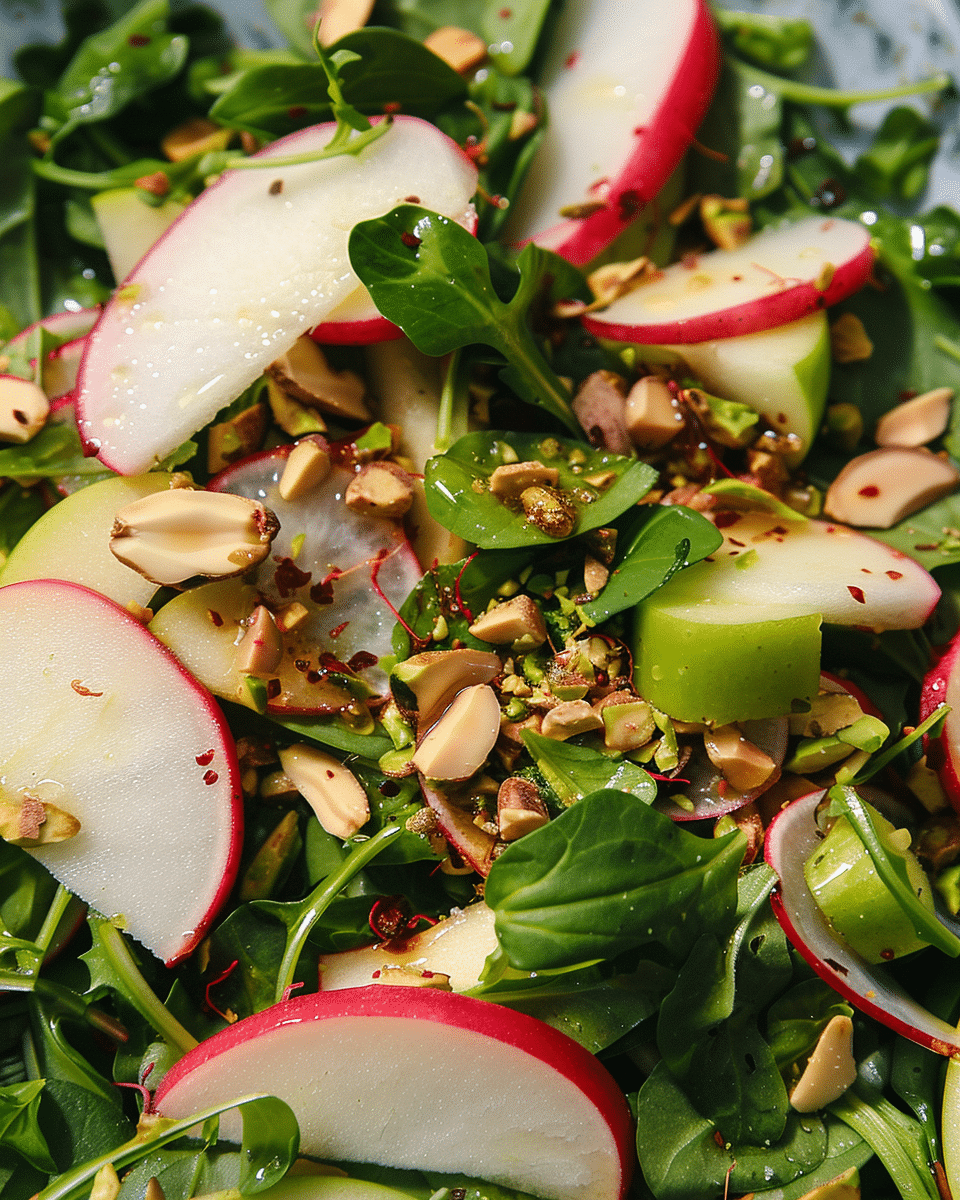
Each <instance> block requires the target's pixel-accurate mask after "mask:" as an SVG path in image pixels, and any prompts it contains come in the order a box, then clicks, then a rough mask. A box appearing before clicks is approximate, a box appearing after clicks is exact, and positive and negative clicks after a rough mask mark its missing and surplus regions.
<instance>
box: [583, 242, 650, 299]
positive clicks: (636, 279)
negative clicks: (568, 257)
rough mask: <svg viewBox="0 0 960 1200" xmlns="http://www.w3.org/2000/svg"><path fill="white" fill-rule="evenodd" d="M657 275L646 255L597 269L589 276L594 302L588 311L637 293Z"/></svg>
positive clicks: (588, 280)
mask: <svg viewBox="0 0 960 1200" xmlns="http://www.w3.org/2000/svg"><path fill="white" fill-rule="evenodd" d="M655 273H656V268H655V267H654V265H653V264H652V263H651V262H650V259H649V258H647V257H646V255H643V256H641V257H640V258H634V259H632V260H631V261H630V262H614V263H607V264H606V265H605V266H602V267H597V269H596V270H595V271H591V272H590V274H589V275H588V276H587V283H588V285H589V287H590V291H591V292H593V295H594V297H595V298H594V301H593V303H592V304H588V305H587V309H594V308H604V307H606V305H608V304H612V303H613V302H614V300H619V299H620V297H621V296H625V295H626V294H627V293H628V292H632V291H635V290H636V289H637V288H638V287H640V285H641V284H643V283H645V282H646V281H647V280H648V279H650V278H651V276H652V275H653V274H655Z"/></svg>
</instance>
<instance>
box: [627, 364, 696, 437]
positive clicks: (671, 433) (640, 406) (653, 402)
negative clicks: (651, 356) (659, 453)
mask: <svg viewBox="0 0 960 1200" xmlns="http://www.w3.org/2000/svg"><path fill="white" fill-rule="evenodd" d="M624 414H625V420H626V428H627V433H628V434H629V437H630V440H631V442H633V444H634V445H635V446H637V447H638V448H639V449H641V450H658V449H659V448H660V447H661V446H665V445H666V444H667V442H669V441H670V440H671V438H674V437H676V435H677V434H678V433H679V432H680V430H681V429H682V428H683V413H682V412H681V411H680V407H679V405H678V404H677V402H676V400H675V398H674V396H673V393H672V392H671V391H670V388H669V387H668V386H667V385H666V383H664V381H663V380H662V379H660V378H658V377H657V376H656V375H644V376H643V378H642V379H638V380H637V382H636V383H635V384H634V385H633V387H632V388H631V389H630V391H629V392H628V393H627V399H626V404H625V406H624Z"/></svg>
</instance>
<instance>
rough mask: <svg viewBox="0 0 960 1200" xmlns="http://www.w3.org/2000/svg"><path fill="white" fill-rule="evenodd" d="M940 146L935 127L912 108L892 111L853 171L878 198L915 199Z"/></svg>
mask: <svg viewBox="0 0 960 1200" xmlns="http://www.w3.org/2000/svg"><path fill="white" fill-rule="evenodd" d="M939 145H940V138H939V135H938V134H937V129H936V126H934V125H932V124H931V123H930V122H929V121H928V120H927V119H926V118H925V117H923V116H921V115H920V113H918V112H917V111H916V109H913V108H906V107H904V106H898V107H897V108H892V109H891V110H890V111H889V112H888V113H887V115H886V116H885V117H884V119H883V124H882V125H881V126H880V128H879V129H878V130H877V132H876V134H875V135H874V138H873V142H872V143H871V145H870V148H869V150H867V151H865V153H863V154H861V155H860V157H859V158H858V159H857V162H856V165H855V167H854V170H855V171H856V173H857V175H858V176H859V177H860V179H861V180H862V182H863V184H864V186H865V187H868V188H871V189H872V190H873V191H874V192H875V193H876V194H877V195H878V196H894V197H895V198H896V199H898V200H915V199H916V198H917V196H918V195H919V194H920V192H922V191H923V189H924V188H925V187H926V184H927V177H928V175H929V173H930V163H931V162H932V161H933V158H934V156H935V154H936V153H937V149H938V147H939Z"/></svg>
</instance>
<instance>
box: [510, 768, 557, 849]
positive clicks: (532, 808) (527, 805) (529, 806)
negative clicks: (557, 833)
mask: <svg viewBox="0 0 960 1200" xmlns="http://www.w3.org/2000/svg"><path fill="white" fill-rule="evenodd" d="M549 820H550V814H549V813H548V812H547V806H546V805H545V804H544V802H543V801H542V800H541V799H540V793H539V791H538V790H537V785H536V784H535V783H533V782H531V780H529V779H520V778H517V777H516V776H513V777H511V778H510V779H505V780H504V781H503V783H501V784H500V789H499V791H498V792H497V825H498V828H499V833H500V837H501V838H502V839H503V840H504V841H505V842H515V841H516V840H517V838H520V837H523V835H524V834H525V833H531V832H532V831H533V830H534V829H540V828H541V826H543V825H546V824H547V822H548V821H549Z"/></svg>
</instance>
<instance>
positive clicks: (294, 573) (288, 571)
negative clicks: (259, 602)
mask: <svg viewBox="0 0 960 1200" xmlns="http://www.w3.org/2000/svg"><path fill="white" fill-rule="evenodd" d="M312 578H313V576H312V575H311V573H310V572H309V571H301V570H300V568H299V567H298V566H297V564H296V563H295V562H294V561H293V559H292V558H281V559H280V565H279V566H278V567H277V569H276V570H275V571H274V573H273V582H274V583H275V584H276V585H277V591H278V592H279V593H280V595H281V596H283V597H284V598H286V597H287V596H290V595H292V594H293V593H294V592H295V591H296V590H297V588H302V587H306V586H307V584H308V583H309V582H310V580H311V579H312Z"/></svg>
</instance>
